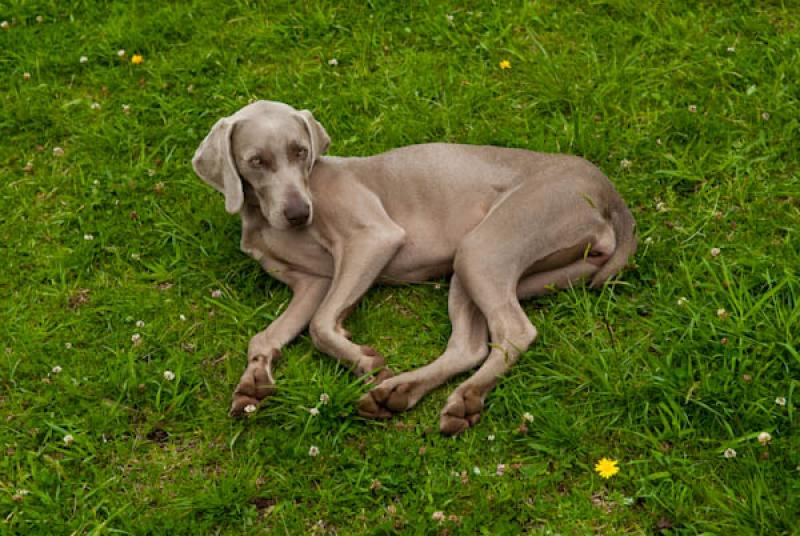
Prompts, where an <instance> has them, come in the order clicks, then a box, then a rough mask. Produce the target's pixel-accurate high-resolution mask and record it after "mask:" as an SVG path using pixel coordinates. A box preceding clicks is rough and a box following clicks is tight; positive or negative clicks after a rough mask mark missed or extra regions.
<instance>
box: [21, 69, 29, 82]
mask: <svg viewBox="0 0 800 536" xmlns="http://www.w3.org/2000/svg"><path fill="white" fill-rule="evenodd" d="M22 79H23V80H30V79H31V73H29V72H27V71H25V72H24V73H22Z"/></svg>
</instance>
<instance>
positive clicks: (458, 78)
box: [0, 0, 800, 535]
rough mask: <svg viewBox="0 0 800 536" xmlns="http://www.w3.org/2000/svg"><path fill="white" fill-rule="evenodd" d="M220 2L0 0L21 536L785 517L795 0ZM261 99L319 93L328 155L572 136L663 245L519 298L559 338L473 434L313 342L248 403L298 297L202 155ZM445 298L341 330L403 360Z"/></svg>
mask: <svg viewBox="0 0 800 536" xmlns="http://www.w3.org/2000/svg"><path fill="white" fill-rule="evenodd" d="M69 4H71V5H69ZM222 4H223V3H222V2H211V1H195V2H174V3H169V4H168V3H166V2H164V3H160V2H129V3H124V4H123V3H121V2H118V3H114V2H90V1H77V0H76V1H74V2H71V3H68V2H56V1H24V0H7V1H5V2H0V20H6V21H7V22H8V24H7V25H6V24H4V25H3V29H2V30H0V252H2V257H3V259H4V264H3V269H2V271H0V290H2V294H3V299H2V301H1V302H0V413H1V414H2V421H1V424H0V448H2V452H0V533H2V534H68V533H75V534H84V533H91V534H95V533H98V534H99V533H117V532H121V533H130V534H144V533H170V534H212V533H213V534H217V533H224V534H242V533H244V534H266V533H277V534H281V533H285V534H363V533H371V534H386V533H408V534H448V533H449V534H478V533H482V534H492V535H493V534H518V533H525V532H528V533H534V534H555V533H561V534H588V533H605V534H621V533H632V534H642V533H656V532H659V531H662V532H670V531H672V532H680V533H706V534H720V535H731V534H764V535H773V534H797V531H798V530H800V529H798V527H799V526H800V525H799V524H798V518H799V516H800V433H799V432H798V425H800V419H799V418H798V414H797V409H798V407H799V406H798V400H797V397H798V392H797V391H798V386H800V279H798V271H797V270H798V265H800V253H799V251H800V236H798V224H799V223H800V165H798V156H799V155H800V83H798V81H799V80H800V9H799V8H798V5H797V3H796V2H794V1H791V2H790V1H786V2H785V3H782V2H779V1H773V2H769V1H766V2H729V1H726V2H722V1H721V2H717V3H716V5H712V4H711V3H705V4H702V5H698V4H696V3H694V2H686V3H683V2H663V3H658V2H648V3H645V4H643V5H640V3H639V2H634V1H632V0H631V1H625V0H609V1H598V2H592V3H591V4H590V3H586V2H559V1H557V0H542V1H532V2H508V3H503V2H489V1H474V2H468V5H467V6H465V7H457V6H458V5H459V3H457V2H456V3H450V4H445V3H440V2H433V1H431V2H420V3H414V5H403V7H402V8H401V7H400V6H401V4H400V3H391V4H390V3H385V2H377V1H376V2H359V1H353V2H311V1H304V0H303V1H299V2H280V3H267V4H262V3H259V2H254V1H248V0H239V1H237V2H230V3H224V4H226V5H225V6H224V7H221V5H222ZM120 50H124V51H125V52H124V54H123V55H122V56H120V55H119V54H118V51H120ZM134 54H138V55H141V56H142V58H143V62H141V63H139V64H134V62H132V59H133V57H134ZM82 56H85V58H86V60H85V61H82V60H81V57H82ZM334 59H335V60H336V61H333V60H334ZM503 60H506V61H508V62H510V68H508V69H501V68H500V62H501V61H503ZM26 73H27V74H26ZM257 98H264V99H270V100H279V101H284V102H287V103H289V104H291V105H293V106H295V107H296V108H309V109H311V110H312V111H313V112H314V115H315V117H316V118H317V119H318V120H319V121H320V122H321V123H322V124H323V125H324V126H325V127H326V129H327V131H328V133H329V134H330V135H331V138H332V140H333V142H332V145H331V150H330V154H335V155H344V156H346V155H368V154H374V153H377V152H380V151H384V150H387V149H390V148H394V147H399V146H403V145H408V144H412V143H420V142H430V141H450V142H462V143H474V144H495V145H502V146H508V147H524V148H528V149H535V150H541V151H558V152H567V153H573V154H578V155H582V156H584V157H585V158H587V159H589V160H590V161H592V162H594V163H596V164H597V165H598V166H599V167H600V168H601V169H603V170H604V172H605V173H606V174H607V175H608V176H609V177H611V179H612V181H613V182H614V183H615V184H616V186H617V188H618V190H619V191H620V193H622V195H623V197H624V198H625V199H626V200H627V202H628V203H629V205H630V206H631V208H632V210H633V212H634V215H635V217H636V219H637V221H638V225H639V251H638V253H637V255H636V257H635V259H634V261H633V263H632V266H631V267H630V268H629V269H628V270H626V271H625V272H624V273H623V274H622V275H621V277H620V279H619V280H618V282H616V283H615V284H613V285H609V286H607V287H606V288H605V289H604V290H603V291H602V292H598V291H588V290H585V289H574V290H571V291H565V292H561V293H559V294H556V295H553V296H550V297H547V298H544V299H537V300H531V301H528V302H525V304H524V305H525V308H526V311H527V312H528V314H529V316H530V318H531V319H532V321H533V322H534V324H535V325H536V326H537V328H538V330H539V338H538V340H537V341H536V342H535V344H534V345H533V346H532V347H531V349H530V350H529V351H528V352H527V353H526V354H525V355H524V356H523V357H522V359H521V360H520V362H519V364H518V365H517V366H516V367H515V368H514V369H513V370H512V372H511V373H510V374H509V375H508V376H507V377H506V378H505V379H504V380H503V381H502V382H501V383H500V385H499V386H498V387H497V389H496V390H495V391H494V392H493V393H492V394H491V396H490V398H489V399H488V400H487V408H486V411H485V412H484V414H483V419H482V421H481V422H480V424H479V425H478V426H477V427H475V428H473V429H471V430H469V431H467V432H466V433H464V434H463V435H461V436H459V437H456V438H446V437H443V436H441V435H440V434H439V433H438V413H439V410H440V409H441V407H442V405H443V404H444V400H445V398H446V396H447V394H448V393H449V391H451V390H452V389H453V388H454V387H455V386H456V385H457V384H458V382H459V381H461V380H463V377H460V378H457V379H455V380H454V381H452V382H450V383H449V384H448V385H446V386H444V387H443V388H442V389H440V390H438V391H437V392H435V393H434V394H433V395H432V396H430V397H428V398H426V399H424V400H423V401H422V402H421V403H420V405H419V406H418V407H417V408H415V409H414V410H412V411H410V412H409V413H407V414H405V415H402V416H400V417H398V418H395V419H394V420H392V421H386V422H371V421H367V420H364V419H361V418H360V417H358V416H357V414H356V411H355V405H354V402H355V401H356V400H357V399H358V397H359V396H360V395H361V394H362V393H363V392H365V390H366V386H364V385H363V384H362V382H360V381H358V380H357V379H355V378H353V377H352V376H351V375H350V374H349V373H347V372H346V371H345V370H344V369H343V368H342V367H340V366H339V365H337V364H336V363H335V362H334V360H333V359H332V358H329V357H326V356H324V355H322V354H321V353H319V352H318V351H316V350H315V349H314V348H313V346H312V344H311V342H310V340H309V338H308V336H307V335H303V336H302V337H300V338H299V339H298V340H297V341H295V343H293V344H292V345H290V346H289V347H287V348H286V349H285V351H284V356H285V359H284V360H283V361H281V363H280V364H279V366H278V368H277V380H278V382H279V388H280V390H279V393H278V394H277V395H276V396H275V397H274V398H272V399H270V400H269V401H268V403H267V404H266V405H265V406H264V408H263V409H261V410H260V411H258V412H257V413H255V414H253V415H251V416H250V417H248V418H246V419H242V420H232V419H230V418H228V416H227V409H228V404H229V401H230V394H231V391H232V390H233V388H234V387H235V385H236V382H237V380H238V378H239V375H240V374H241V372H242V370H243V369H244V364H245V360H246V356H245V351H246V348H247V342H248V340H249V338H250V337H251V336H252V335H253V334H255V333H256V332H257V331H259V330H261V329H263V327H264V326H265V325H267V324H268V323H269V322H270V321H271V320H272V319H274V318H275V317H276V316H277V315H278V314H280V313H281V311H282V310H283V309H284V308H285V307H286V305H287V302H288V300H289V298H290V296H291V294H290V292H289V291H288V289H287V288H286V287H285V286H283V285H282V284H280V283H278V282H277V281H275V280H273V279H271V278H270V277H269V276H268V275H266V274H265V273H263V272H262V271H261V269H260V267H259V266H258V264H257V263H256V262H255V261H252V260H251V259H249V258H247V257H245V255H244V254H242V253H241V252H240V251H239V246H238V244H239V235H240V228H239V221H238V218H236V217H232V216H230V215H228V214H226V212H225V210H224V203H223V200H222V196H221V195H219V194H218V193H216V192H214V191H213V190H212V189H211V188H210V187H208V186H207V185H205V184H204V183H203V182H202V181H201V180H200V179H199V178H197V177H196V176H195V175H194V173H193V171H192V169H191V166H190V163H189V159H190V158H191V156H192V154H193V152H194V150H195V148H196V147H197V146H198V144H199V143H200V141H201V140H202V139H203V137H204V136H205V134H206V133H207V132H208V130H209V128H210V127H211V125H212V124H213V123H214V121H216V120H217V119H218V118H220V117H222V116H225V115H229V114H231V113H232V112H233V111H235V110H236V109H238V108H239V107H241V106H243V105H244V104H246V103H247V102H248V101H249V100H251V99H257ZM56 148H61V150H63V154H60V155H59V154H58V153H59V152H60V151H59V150H58V149H56ZM712 248H719V254H718V255H713V254H712ZM714 252H715V253H716V252H717V251H716V250H715V251H714ZM215 290H220V291H221V294H219V293H215V292H214V291H215ZM212 293H213V295H212ZM446 293H447V281H433V282H430V283H429V284H426V285H416V286H407V287H405V286H404V287H380V288H375V289H373V290H372V291H370V293H369V294H368V295H367V296H366V298H365V299H364V300H363V301H362V302H361V304H360V306H359V307H358V309H357V310H356V311H355V312H354V314H353V315H352V317H351V319H350V320H349V322H348V328H349V329H350V330H351V331H353V333H354V338H355V340H357V341H358V342H360V343H363V344H369V345H372V346H373V347H375V348H377V349H378V350H379V351H380V352H381V353H383V354H384V355H386V356H387V358H388V359H389V362H390V364H391V367H392V368H393V369H394V370H395V371H403V370H409V369H412V368H414V367H417V366H420V365H422V364H424V363H426V362H428V361H430V360H432V359H433V358H434V357H436V356H437V355H438V354H439V353H440V352H441V351H442V350H443V348H444V346H445V344H446V341H447V338H448V336H449V330H450V324H449V321H448V317H447V296H446ZM215 296H218V297H215ZM135 334H139V337H134V335H135ZM136 339H138V342H137V343H135V342H134V340H136ZM54 367H59V368H54ZM59 370H60V372H58V371H59ZM168 371H169V372H172V373H173V374H174V378H173V379H172V380H169V379H168V378H167V376H170V375H169V374H167V375H166V376H165V373H166V372H168ZM323 393H325V394H327V395H329V397H330V402H329V403H328V404H321V403H320V401H319V398H320V395H321V394H323ZM314 407H317V408H319V410H320V413H319V415H318V416H313V415H312V414H311V413H309V411H308V410H309V409H310V408H314ZM526 414H529V415H526ZM526 417H532V421H529V420H527V419H526ZM761 432H768V433H769V434H771V438H772V440H771V443H769V444H767V445H764V446H762V445H761V444H760V443H759V441H758V434H759V433H761ZM68 435H69V436H71V437H72V439H73V441H72V442H71V443H70V444H68V443H69V440H67V441H65V437H67V436H68ZM312 446H315V447H317V448H318V449H319V455H318V456H316V457H312V456H309V449H310V448H311V447H312ZM726 449H734V450H735V452H736V456H735V457H726V456H724V452H725V451H726ZM601 457H610V458H614V459H616V460H619V462H620V469H621V470H620V472H619V474H618V475H616V476H614V477H613V478H611V479H609V480H607V481H606V480H603V479H601V478H600V477H599V476H598V475H597V474H596V473H595V472H594V470H593V467H594V464H595V463H596V462H597V461H598V460H599V459H600V458H601ZM498 464H505V472H504V474H502V475H498V474H497V472H498V471H497V466H498ZM435 512H442V513H443V516H444V519H443V520H441V521H437V520H436V519H435V518H436V517H438V516H434V513H435Z"/></svg>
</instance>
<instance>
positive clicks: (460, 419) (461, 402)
mask: <svg viewBox="0 0 800 536" xmlns="http://www.w3.org/2000/svg"><path fill="white" fill-rule="evenodd" d="M481 410H483V400H482V397H481V396H480V393H478V390H477V389H475V388H474V387H467V388H465V389H463V390H461V389H459V390H456V391H455V392H454V393H453V394H451V395H450V396H449V397H448V399H447V404H445V406H444V408H443V409H442V412H441V414H440V416H439V430H440V431H441V432H442V433H443V434H445V435H449V436H453V435H456V434H460V433H461V432H463V431H464V430H466V429H467V428H469V427H470V426H474V425H475V424H477V423H478V421H479V420H480V419H481Z"/></svg>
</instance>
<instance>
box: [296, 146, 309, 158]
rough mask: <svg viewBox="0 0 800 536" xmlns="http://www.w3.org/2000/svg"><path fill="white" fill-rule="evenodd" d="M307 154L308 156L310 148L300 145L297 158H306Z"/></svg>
mask: <svg viewBox="0 0 800 536" xmlns="http://www.w3.org/2000/svg"><path fill="white" fill-rule="evenodd" d="M306 156H308V149H306V148H305V147H298V149H297V158H305V157H306Z"/></svg>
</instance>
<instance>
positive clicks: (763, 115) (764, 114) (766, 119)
mask: <svg viewBox="0 0 800 536" xmlns="http://www.w3.org/2000/svg"><path fill="white" fill-rule="evenodd" d="M761 119H763V120H764V121H769V112H761Z"/></svg>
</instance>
